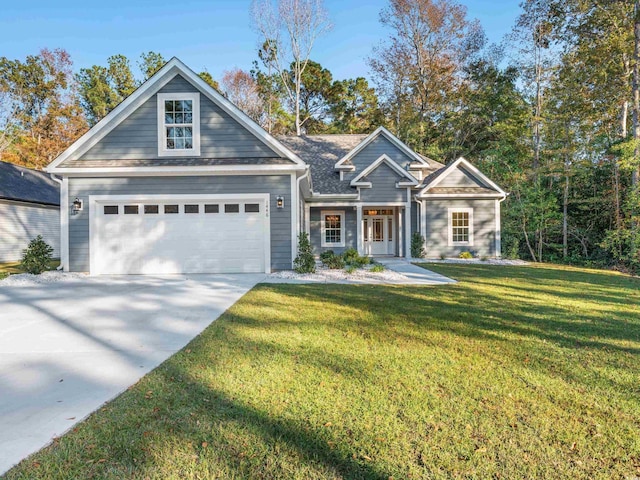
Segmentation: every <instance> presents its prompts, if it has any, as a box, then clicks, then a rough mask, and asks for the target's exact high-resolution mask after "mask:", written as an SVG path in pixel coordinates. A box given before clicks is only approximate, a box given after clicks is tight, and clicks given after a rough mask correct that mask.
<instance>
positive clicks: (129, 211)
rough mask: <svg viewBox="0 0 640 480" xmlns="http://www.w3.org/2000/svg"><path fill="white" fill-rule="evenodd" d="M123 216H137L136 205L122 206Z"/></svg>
mask: <svg viewBox="0 0 640 480" xmlns="http://www.w3.org/2000/svg"><path fill="white" fill-rule="evenodd" d="M124 214H125V215H137V214H138V205H125V206H124Z"/></svg>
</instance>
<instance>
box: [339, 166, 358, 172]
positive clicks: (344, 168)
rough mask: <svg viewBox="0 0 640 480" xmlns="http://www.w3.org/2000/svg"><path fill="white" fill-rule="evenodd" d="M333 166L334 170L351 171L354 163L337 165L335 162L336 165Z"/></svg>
mask: <svg viewBox="0 0 640 480" xmlns="http://www.w3.org/2000/svg"><path fill="white" fill-rule="evenodd" d="M334 167H335V169H336V170H345V171H347V172H353V171H354V170H355V169H356V167H355V165H338V164H336V165H334Z"/></svg>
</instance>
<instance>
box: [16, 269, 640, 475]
mask: <svg viewBox="0 0 640 480" xmlns="http://www.w3.org/2000/svg"><path fill="white" fill-rule="evenodd" d="M429 268H432V269H433V270H435V271H437V272H438V273H442V274H444V275H448V276H451V277H454V278H456V279H458V280H460V283H458V284H456V285H446V286H438V287H383V286H367V285H349V286H346V285H317V284H315V285H268V286H267V285H261V286H258V287H257V288H255V289H254V290H252V291H251V292H250V293H249V294H247V295H246V296H245V297H244V298H243V299H242V300H241V301H240V302H238V303H237V304H236V305H235V306H234V307H232V308H231V309H230V310H229V311H228V312H227V313H225V314H224V315H223V316H222V317H221V318H220V319H219V320H218V321H216V322H215V323H214V324H213V325H211V326H210V327H209V328H208V329H207V330H206V331H205V332H204V333H203V334H202V335H201V336H199V337H198V338H196V339H195V340H194V341H193V342H192V343H191V344H190V345H189V346H188V347H187V348H186V349H184V350H183V351H181V352H180V353H178V354H177V355H175V356H174V357H172V358H171V359H169V360H168V361H167V362H165V363H164V364H163V365H162V366H160V367H159V368H158V369H156V370H155V371H154V372H152V373H151V374H149V375H148V376H147V377H145V378H144V379H143V380H141V381H140V382H139V383H138V384H137V385H135V386H134V387H132V388H130V389H129V390H128V391H127V392H125V393H124V394H123V395H121V396H120V397H119V398H117V399H116V400H115V401H113V402H111V403H109V404H107V405H106V406H105V407H104V408H102V409H101V410H99V411H98V412H97V413H95V414H94V415H92V416H91V417H90V418H89V419H88V420H87V421H85V422H83V423H82V424H80V425H79V426H78V427H77V428H75V429H73V431H72V432H70V433H69V434H67V435H65V436H63V437H61V438H59V439H57V440H56V441H55V442H54V443H53V444H52V445H51V446H49V447H48V448H46V449H44V450H43V451H41V452H39V453H38V454H36V455H34V456H33V457H31V458H29V459H27V460H25V461H23V462H22V463H21V464H20V465H19V466H18V467H16V468H14V469H13V470H11V471H10V472H9V473H8V474H7V478H10V479H15V478H25V479H26V478H114V479H116V478H140V479H143V478H158V479H164V478H176V479H177V478H200V479H209V478H261V479H265V478H266V479H280V478H287V479H289V478H297V479H313V478H349V479H356V478H358V479H359V478H361V479H379V480H383V479H384V480H387V479H389V478H394V479H404V478H414V479H417V478H505V479H510V478H572V479H573V478H585V479H586V478H607V479H608V478H634V477H635V476H640V355H639V354H640V307H639V305H640V281H639V280H638V279H633V278H630V277H626V276H622V275H617V274H614V273H609V272H603V271H590V270H583V269H577V268H567V267H554V266H541V267H496V266H487V265H444V264H438V265H430V266H429Z"/></svg>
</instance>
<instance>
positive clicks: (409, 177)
mask: <svg viewBox="0 0 640 480" xmlns="http://www.w3.org/2000/svg"><path fill="white" fill-rule="evenodd" d="M383 162H384V163H386V164H387V165H388V166H389V167H391V169H392V170H394V171H395V172H396V173H397V174H398V175H400V176H403V177H405V178H406V179H407V180H408V182H407V183H409V182H411V185H412V186H413V185H418V180H417V179H416V178H415V177H414V176H413V175H411V174H410V173H409V172H407V171H406V170H404V169H403V168H402V167H401V166H400V165H398V164H397V163H396V162H394V161H393V160H392V159H391V158H389V157H388V156H387V155H386V154H383V155H380V157H379V158H378V159H377V160H376V161H375V162H373V163H371V165H369V166H368V167H367V168H365V169H364V170H363V171H362V172H360V174H359V175H358V176H357V177H355V178H354V179H353V180H351V186H352V187H355V186H359V185H361V184H362V183H364V182H361V181H360V179H361V178H364V177H366V176H367V175H369V174H370V173H371V172H373V171H374V170H375V169H376V168H378V167H379V166H380V165H381V164H382V163H383ZM367 183H369V182H367Z"/></svg>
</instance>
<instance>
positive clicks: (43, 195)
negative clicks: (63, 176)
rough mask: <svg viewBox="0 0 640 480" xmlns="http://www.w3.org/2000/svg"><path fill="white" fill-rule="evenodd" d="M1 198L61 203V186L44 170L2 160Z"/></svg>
mask: <svg viewBox="0 0 640 480" xmlns="http://www.w3.org/2000/svg"><path fill="white" fill-rule="evenodd" d="M0 198H2V199H5V200H20V201H23V202H30V203H39V204H43V205H60V186H59V184H58V183H57V182H56V181H54V180H53V179H52V178H51V177H49V175H47V174H46V173H44V172H38V171H36V170H31V169H29V168H25V167H19V166H18V165H14V164H13V163H7V162H0Z"/></svg>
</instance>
